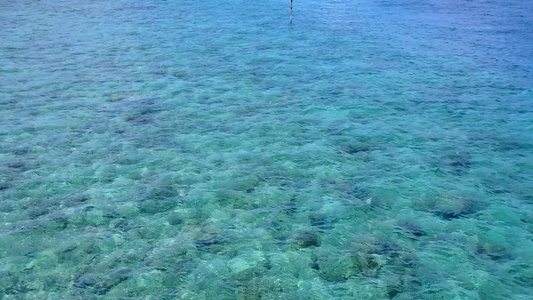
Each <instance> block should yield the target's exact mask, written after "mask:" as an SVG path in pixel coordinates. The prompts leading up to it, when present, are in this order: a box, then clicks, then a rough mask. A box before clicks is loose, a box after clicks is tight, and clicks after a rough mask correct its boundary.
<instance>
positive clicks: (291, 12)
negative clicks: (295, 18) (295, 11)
mask: <svg viewBox="0 0 533 300" xmlns="http://www.w3.org/2000/svg"><path fill="white" fill-rule="evenodd" d="M291 24H292V0H291Z"/></svg>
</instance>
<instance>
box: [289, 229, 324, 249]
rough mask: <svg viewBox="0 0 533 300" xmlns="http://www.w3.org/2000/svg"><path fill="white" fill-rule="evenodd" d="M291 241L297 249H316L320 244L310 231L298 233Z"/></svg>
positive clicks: (315, 235)
mask: <svg viewBox="0 0 533 300" xmlns="http://www.w3.org/2000/svg"><path fill="white" fill-rule="evenodd" d="M293 239H294V241H295V242H296V244H297V245H298V247H299V248H309V247H318V246H320V244H321V241H320V238H319V237H318V235H317V234H316V233H314V232H310V231H304V232H299V233H297V234H296V235H295V236H294V238H293Z"/></svg>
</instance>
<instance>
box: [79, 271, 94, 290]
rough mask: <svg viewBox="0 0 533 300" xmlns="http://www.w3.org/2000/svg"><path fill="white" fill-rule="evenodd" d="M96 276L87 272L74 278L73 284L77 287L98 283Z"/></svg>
mask: <svg viewBox="0 0 533 300" xmlns="http://www.w3.org/2000/svg"><path fill="white" fill-rule="evenodd" d="M98 281H99V280H98V276H96V275H95V274H91V273H87V274H83V275H81V276H80V277H78V278H77V279H76V280H74V283H73V285H74V286H75V287H77V288H90V287H93V286H95V285H96V284H97V283H98Z"/></svg>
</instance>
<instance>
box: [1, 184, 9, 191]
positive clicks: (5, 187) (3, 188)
mask: <svg viewBox="0 0 533 300" xmlns="http://www.w3.org/2000/svg"><path fill="white" fill-rule="evenodd" d="M10 187H11V186H10V185H9V184H8V183H7V182H0V191H2V190H7V189H8V188H10Z"/></svg>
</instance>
